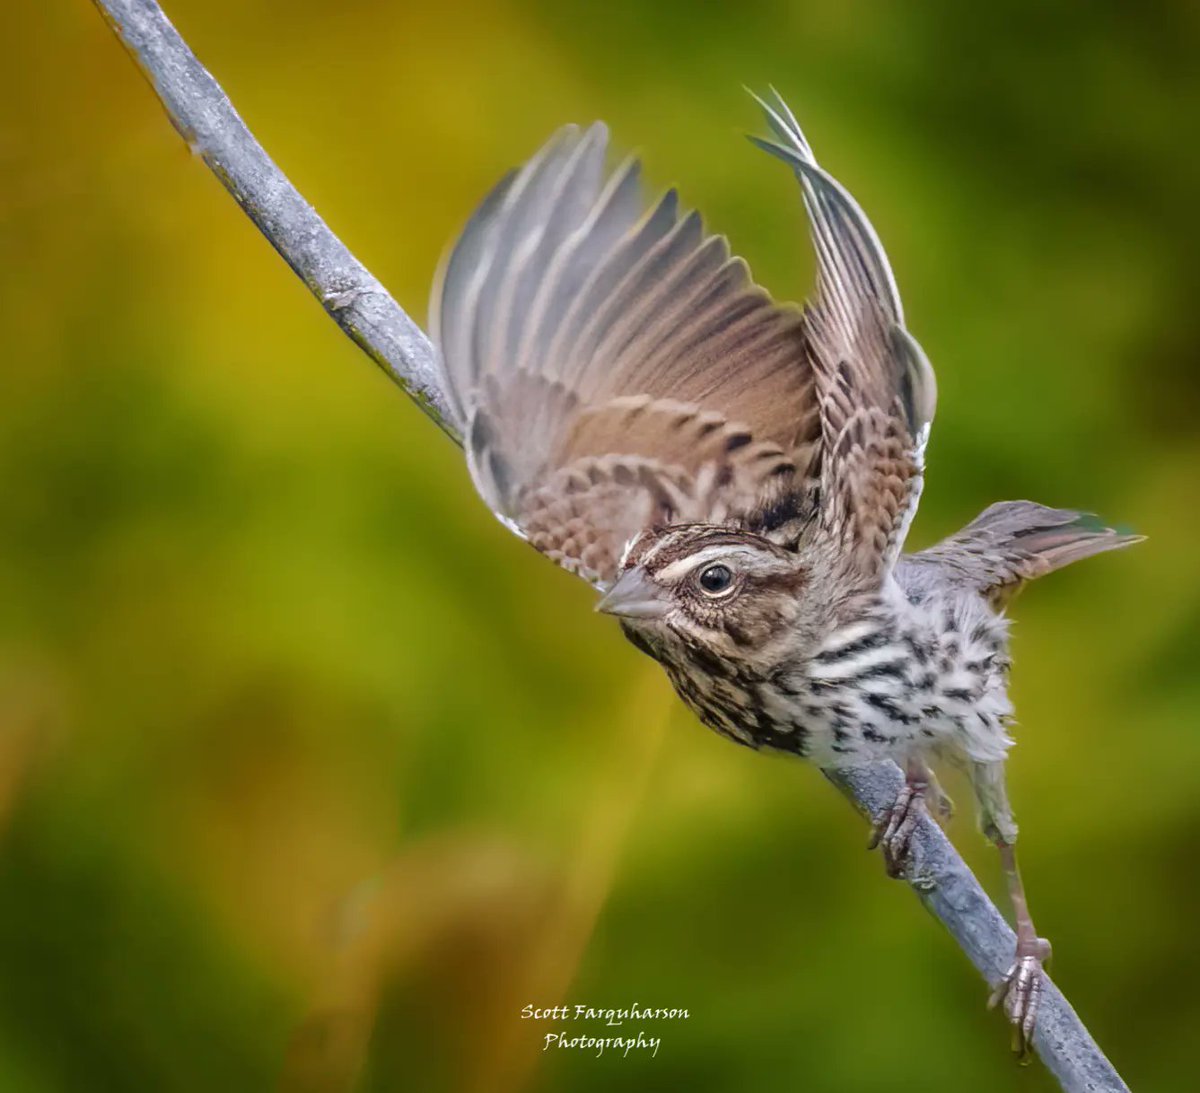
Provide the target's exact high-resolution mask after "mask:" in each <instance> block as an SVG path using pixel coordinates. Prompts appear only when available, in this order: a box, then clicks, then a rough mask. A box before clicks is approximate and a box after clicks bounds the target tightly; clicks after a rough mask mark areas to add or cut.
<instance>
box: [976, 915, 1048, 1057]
mask: <svg viewBox="0 0 1200 1093" xmlns="http://www.w3.org/2000/svg"><path fill="white" fill-rule="evenodd" d="M1049 960H1050V942H1049V941H1047V940H1046V939H1045V938H1044V937H1038V938H1034V939H1033V941H1032V942H1030V943H1029V944H1028V945H1023V944H1022V943H1021V942H1017V953H1016V956H1015V958H1014V959H1013V962H1012V964H1011V966H1010V967H1009V969H1008V971H1006V972H1005V973H1004V977H1003V978H1002V979H1001V980H1000V982H999V983H998V984H997V985H996V989H995V990H994V991H992V994H991V997H990V998H989V999H988V1009H992V1008H993V1007H994V1006H996V1005H998V1004H999V1003H1001V1002H1003V1003H1004V1012H1005V1013H1006V1014H1008V1019H1009V1021H1010V1022H1011V1024H1012V1027H1013V1033H1012V1046H1013V1053H1014V1054H1015V1055H1016V1056H1017V1058H1018V1059H1019V1060H1020V1061H1021V1062H1022V1063H1027V1062H1029V1059H1030V1047H1031V1045H1032V1043H1033V1030H1034V1026H1035V1025H1036V1024H1037V1013H1038V1005H1039V1003H1040V1002H1041V999H1042V985H1043V982H1044V980H1045V974H1044V967H1045V965H1046V963H1047V962H1048V961H1049Z"/></svg>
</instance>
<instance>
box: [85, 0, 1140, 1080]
mask: <svg viewBox="0 0 1200 1093" xmlns="http://www.w3.org/2000/svg"><path fill="white" fill-rule="evenodd" d="M94 2H95V4H96V5H97V7H99V8H100V10H101V11H102V12H103V13H104V15H105V18H106V19H107V20H108V22H109V24H110V26H111V27H112V28H113V30H114V31H115V32H116V34H117V35H118V37H119V38H120V39H121V41H122V42H123V43H124V44H125V46H126V48H127V49H128V50H129V52H130V53H131V54H132V56H133V57H134V59H135V60H136V61H137V62H138V64H139V66H140V67H141V69H142V71H143V72H144V73H145V75H146V76H147V78H148V79H149V80H150V82H151V84H152V85H153V87H154V89H155V91H156V92H157V93H158V97H159V98H160V99H161V100H162V103H163V106H164V107H165V108H166V111H167V116H168V117H169V118H170V119H171V122H172V123H173V124H174V126H175V128H176V129H178V130H179V132H180V133H181V134H182V135H183V137H184V139H185V140H186V141H187V142H188V144H189V145H191V147H192V149H193V150H194V151H195V152H196V153H197V154H198V155H200V157H201V158H202V159H203V160H204V162H205V163H207V164H208V166H209V167H210V168H211V169H212V171H213V173H214V174H215V175H216V176H217V177H218V178H219V179H220V180H221V183H222V184H223V185H224V186H225V188H226V189H227V190H228V191H229V192H230V193H231V194H232V195H233V196H234V198H235V199H236V201H237V203H238V204H239V205H241V207H242V209H243V210H244V211H245V213H246V214H247V215H248V216H249V217H250V219H251V220H253V221H254V223H255V224H257V225H258V228H259V230H260V231H261V232H262V233H263V235H265V236H266V237H267V239H268V241H269V242H270V243H271V245H272V246H273V247H275V249H276V250H277V251H279V253H280V254H281V255H282V256H283V257H284V259H285V260H286V261H287V263H288V265H290V266H291V267H292V269H293V270H295V271H296V273H297V274H298V275H299V276H300V278H301V280H303V281H304V283H305V284H306V285H307V286H308V287H309V290H310V291H311V292H312V293H313V295H314V296H316V297H317V299H318V300H320V301H321V304H322V306H324V308H325V310H326V311H327V312H328V313H329V315H330V316H331V317H332V318H333V320H334V321H335V322H336V323H337V324H338V325H339V326H340V327H341V328H342V329H343V330H344V331H345V332H346V333H347V334H348V335H349V336H350V337H351V338H353V339H354V341H355V342H356V343H357V344H358V345H359V346H360V347H361V348H362V349H363V350H364V351H365V352H366V353H367V355H368V356H370V357H371V359H372V360H374V361H375V362H376V363H377V364H379V365H380V367H382V368H383V369H384V371H386V372H387V373H388V375H389V376H391V378H392V379H393V380H394V381H395V382H396V383H397V384H399V386H400V387H401V388H402V389H403V390H404V391H405V392H406V393H407V394H408V395H410V396H411V397H412V398H414V399H415V400H416V401H417V403H418V404H419V405H420V406H421V408H422V409H423V410H424V411H425V412H426V413H427V414H428V415H429V416H430V417H431V418H432V419H433V420H434V421H435V422H436V423H437V424H438V425H439V426H441V428H442V429H443V430H445V431H446V432H447V433H448V434H449V435H451V436H452V437H454V439H455V440H459V438H458V437H457V436H455V434H454V430H453V427H452V426H451V425H450V424H449V423H450V421H451V417H450V414H449V412H448V410H447V406H446V402H445V398H444V396H443V394H442V392H441V389H440V386H439V383H438V374H437V369H436V366H435V358H434V351H433V347H432V346H431V345H430V343H429V339H428V338H426V336H425V335H424V333H423V332H422V331H421V329H420V328H419V327H418V326H417V325H416V324H415V323H414V322H413V321H412V320H411V319H410V318H409V317H408V316H407V315H406V314H405V313H404V312H403V311H402V310H401V309H400V307H399V306H398V305H397V304H396V302H395V301H394V300H393V299H392V298H391V296H389V295H388V293H387V291H386V290H385V289H384V288H383V286H382V285H381V284H380V283H379V282H378V281H377V280H376V279H375V278H374V277H373V276H372V275H371V274H370V273H369V272H368V271H367V270H366V268H365V267H364V266H363V265H362V263H360V262H359V261H358V259H356V258H355V257H354V255H352V254H351V253H350V251H349V250H347V248H346V247H345V245H344V244H343V243H342V242H341V241H340V240H339V239H338V238H337V237H336V236H335V235H334V234H333V232H331V231H330V230H329V228H328V227H327V226H326V225H325V223H324V222H323V221H322V220H321V218H320V217H319V216H318V215H317V214H316V212H315V211H314V210H313V209H312V207H311V206H310V205H309V204H308V203H307V202H306V201H305V200H304V198H302V197H301V196H300V194H299V192H298V191H297V190H296V188H295V187H294V186H293V185H292V184H291V183H290V182H289V181H288V180H287V178H285V177H284V175H283V173H282V172H281V171H280V170H279V168H278V167H276V166H275V164H274V163H273V162H272V161H271V158H270V157H269V156H268V155H267V153H266V152H265V151H264V150H263V149H262V147H261V146H260V145H259V144H258V142H257V141H256V140H255V139H254V137H253V136H252V135H251V133H250V131H249V130H248V129H247V128H246V126H245V124H244V123H243V122H242V119H241V118H240V117H239V116H238V114H237V111H235V110H234V108H233V106H232V104H231V103H230V102H229V99H228V98H226V96H225V94H224V92H223V91H222V90H221V88H220V87H219V86H218V85H217V83H216V81H215V80H213V78H212V76H210V75H209V74H208V72H207V71H206V70H205V69H204V67H203V66H202V65H201V64H200V62H199V61H198V60H196V58H195V56H194V55H193V54H192V52H191V50H189V49H188V47H187V44H186V43H185V42H184V41H183V39H182V38H180V36H179V34H178V33H177V32H176V30H175V28H174V27H173V26H172V25H171V23H170V22H169V21H168V20H167V17H166V16H165V15H164V14H163V12H162V9H161V8H160V7H159V6H158V4H157V3H154V2H153V0H94ZM825 774H826V777H828V778H829V780H830V781H831V782H833V784H834V785H835V786H837V787H838V789H839V790H841V792H842V793H843V794H845V796H846V797H847V798H849V799H850V801H851V802H852V803H853V804H854V805H855V807H856V808H857V809H858V810H859V812H861V813H862V814H864V815H865V816H867V817H870V818H875V817H878V816H880V815H882V814H883V813H884V812H885V811H886V810H887V809H889V808H890V807H891V804H892V802H893V801H894V800H895V799H896V793H897V792H898V790H899V788H900V786H901V784H902V782H903V777H902V775H901V773H900V770H899V768H898V767H896V765H895V764H893V763H874V764H870V765H868V766H861V767H856V768H852V769H848V770H839V771H834V770H829V771H826V772H825ZM912 847H913V869H912V877H911V880H910V882H909V883H910V885H911V887H912V888H913V890H914V891H915V892H916V893H917V896H918V897H919V898H920V900H921V902H922V903H923V904H924V905H925V906H926V907H927V908H928V909H929V911H931V912H932V913H933V915H934V916H935V917H936V918H937V919H938V920H939V921H940V922H941V923H942V924H943V925H944V926H945V927H946V929H947V930H949V931H950V934H951V936H952V937H953V938H954V940H955V941H957V942H958V944H959V946H960V948H961V949H962V950H963V952H964V953H966V955H967V957H968V958H969V959H970V961H971V963H972V964H974V965H975V967H976V968H977V969H978V970H979V971H980V972H981V973H982V974H983V977H984V978H985V979H986V980H987V982H988V984H989V985H993V986H994V985H995V984H996V983H997V982H998V981H999V979H1000V977H1001V975H1002V974H1003V973H1004V971H1005V969H1006V968H1007V967H1008V965H1009V963H1010V962H1011V960H1012V955H1013V952H1014V949H1015V944H1016V942H1015V938H1014V935H1013V932H1012V930H1011V929H1009V927H1008V925H1007V923H1006V922H1005V921H1004V918H1003V916H1002V915H1001V914H1000V912H999V911H998V910H997V909H996V907H995V905H994V904H993V903H992V901H991V900H990V899H989V898H988V897H987V894H986V893H985V892H984V891H983V889H982V888H981V887H980V885H979V882H978V881H977V880H976V879H975V877H974V875H973V874H972V873H971V871H970V870H969V869H968V868H967V866H966V865H965V864H964V862H963V860H962V858H960V857H959V855H958V853H957V851H955V849H954V847H953V846H952V845H951V844H950V841H949V840H948V839H947V838H946V836H945V835H944V834H943V833H942V831H941V829H940V828H939V827H938V826H937V824H936V823H934V822H933V821H932V820H930V819H929V818H928V817H925V818H923V819H922V821H921V823H920V826H919V828H918V830H917V831H916V832H915V834H914V836H913V840H912ZM981 998H982V995H981ZM1034 1046H1035V1048H1036V1049H1037V1052H1038V1054H1039V1055H1040V1056H1041V1058H1042V1060H1043V1061H1044V1062H1045V1064H1046V1066H1047V1067H1049V1069H1050V1070H1051V1072H1052V1073H1053V1074H1054V1076H1055V1077H1056V1078H1057V1079H1058V1081H1059V1083H1060V1084H1061V1085H1062V1087H1063V1089H1064V1090H1066V1091H1067V1093H1119V1091H1122V1090H1126V1093H1127V1088H1126V1086H1125V1083H1124V1082H1122V1080H1121V1078H1120V1077H1119V1076H1118V1074H1117V1073H1116V1071H1115V1070H1114V1069H1113V1067H1112V1064H1110V1063H1109V1061H1108V1060H1107V1059H1106V1058H1105V1057H1104V1054H1103V1053H1102V1052H1101V1051H1100V1049H1099V1048H1098V1047H1097V1046H1096V1043H1095V1041H1094V1040H1093V1039H1092V1037H1091V1035H1090V1034H1089V1033H1088V1031H1087V1029H1086V1028H1085V1027H1084V1025H1083V1023H1082V1022H1081V1021H1080V1020H1079V1018H1078V1016H1077V1015H1076V1013H1075V1011H1074V1010H1073V1009H1072V1008H1071V1006H1070V1004H1069V1003H1068V1002H1067V1000H1066V999H1065V998H1064V997H1063V995H1062V993H1061V992H1060V991H1059V990H1058V988H1057V987H1055V986H1054V984H1053V983H1051V982H1049V981H1047V983H1046V989H1045V993H1044V995H1043V998H1042V1003H1041V1008H1040V1010H1039V1013H1038V1024H1037V1030H1036V1032H1035V1035H1034Z"/></svg>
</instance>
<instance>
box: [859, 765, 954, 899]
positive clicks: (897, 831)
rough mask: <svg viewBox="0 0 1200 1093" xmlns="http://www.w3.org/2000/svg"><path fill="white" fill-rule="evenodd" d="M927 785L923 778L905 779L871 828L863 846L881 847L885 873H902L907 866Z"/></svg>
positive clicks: (943, 795) (889, 874) (891, 874)
mask: <svg viewBox="0 0 1200 1093" xmlns="http://www.w3.org/2000/svg"><path fill="white" fill-rule="evenodd" d="M927 788H928V787H927V786H926V785H925V783H923V782H905V783H904V786H903V788H902V789H901V790H900V792H899V794H898V795H897V796H896V803H895V804H894V805H892V807H891V808H890V809H889V810H888V811H887V812H885V813H884V814H883V815H882V816H880V818H879V819H878V820H877V821H876V823H875V827H874V828H873V829H872V831H871V840H870V842H868V843H867V849H868V850H874V849H875V847H877V846H878V847H882V849H883V864H884V866H885V867H886V868H887V873H888V876H889V877H892V878H898V877H902V876H903V875H904V871H905V869H906V868H907V866H908V860H909V850H910V845H909V844H910V842H911V840H912V834H913V832H914V831H915V830H916V828H917V822H918V820H919V819H920V818H921V813H922V812H924V811H925V793H926V790H927ZM939 794H940V791H939ZM940 798H945V794H940ZM946 799H947V800H948V798H946ZM939 803H940V799H939Z"/></svg>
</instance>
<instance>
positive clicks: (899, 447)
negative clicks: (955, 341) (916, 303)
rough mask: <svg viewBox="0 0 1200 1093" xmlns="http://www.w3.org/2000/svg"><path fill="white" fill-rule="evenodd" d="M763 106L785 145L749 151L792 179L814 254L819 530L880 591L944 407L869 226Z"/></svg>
mask: <svg viewBox="0 0 1200 1093" xmlns="http://www.w3.org/2000/svg"><path fill="white" fill-rule="evenodd" d="M756 97H757V96H756ZM758 101H759V105H760V106H762V108H763V112H764V113H765V115H766V118H767V122H768V124H769V125H770V127H771V129H772V131H773V132H774V133H775V135H776V136H777V137H778V138H779V143H775V142H772V141H765V140H759V139H757V138H751V139H752V140H753V141H754V143H755V144H757V145H758V146H759V147H761V148H763V149H764V150H766V151H767V152H770V153H771V154H772V155H774V156H777V157H778V158H779V159H782V160H783V161H784V162H785V163H787V164H788V165H789V166H790V167H791V168H792V169H793V170H794V171H795V173H796V177H797V178H798V180H799V181H800V185H801V187H802V189H803V193H804V204H805V207H806V209H807V210H808V215H809V218H810V220H811V223H812V237H813V243H814V246H815V248H816V252H817V265H818V277H817V290H816V294H815V296H814V298H813V300H812V302H811V303H810V305H809V307H808V308H807V310H806V312H805V320H806V331H807V336H808V339H809V342H810V344H811V347H812V354H813V371H814V375H815V378H816V383H817V386H818V394H819V400H820V405H821V422H822V446H823V448H824V452H825V458H824V461H823V473H822V479H821V497H822V500H821V512H820V525H819V526H820V530H821V533H822V534H823V535H824V536H825V537H826V540H827V543H828V547H829V549H830V550H831V551H832V552H834V553H835V554H836V555H837V556H838V557H840V558H841V559H842V560H843V561H844V563H845V564H846V566H847V567H848V569H849V571H850V572H851V573H852V574H854V575H855V576H859V577H864V578H867V579H872V578H876V577H879V576H880V575H881V574H883V573H885V572H887V571H889V570H890V569H891V568H892V566H893V565H894V563H895V561H896V558H897V557H898V555H899V553H900V549H901V546H902V545H903V542H904V537H905V535H906V534H907V531H908V526H909V524H910V523H911V521H912V517H913V515H914V514H915V513H916V508H917V502H918V500H919V498H920V494H921V486H922V482H923V475H924V450H925V443H926V441H927V439H928V437H929V428H930V425H931V423H932V421H933V413H934V406H935V403H936V401H937V388H936V384H935V381H934V375H933V369H932V368H931V367H930V365H929V362H928V360H927V359H926V357H925V354H924V353H923V352H922V351H921V347H920V346H919V345H918V344H917V343H916V341H914V340H913V338H912V336H911V335H909V333H908V332H907V331H906V330H905V328H904V310H903V308H902V306H901V303H900V294H899V292H898V291H897V289H896V281H895V278H894V277H893V276H892V271H891V267H890V266H889V264H888V260H887V255H886V254H885V253H884V250H883V246H882V244H881V243H880V242H879V237H878V236H877V235H876V234H875V231H874V229H873V228H872V227H871V224H870V222H869V221H868V220H867V217H866V214H865V213H864V212H863V211H862V209H861V208H859V206H858V204H857V203H856V202H855V200H854V199H853V198H852V197H851V196H850V195H849V194H848V193H847V192H846V190H845V189H844V188H843V187H842V186H841V185H840V184H839V183H838V182H837V181H836V180H834V179H833V178H832V177H831V176H830V175H829V174H827V173H826V172H825V171H824V170H822V169H821V167H820V166H818V164H817V161H816V158H815V157H814V156H813V153H812V149H811V148H810V147H809V145H808V142H807V141H806V140H805V138H804V134H803V133H802V132H801V131H800V127H799V125H797V124H796V119H795V117H793V115H792V113H791V111H790V110H789V109H788V107H787V105H786V104H785V103H784V101H783V100H782V99H781V98H780V97H779V95H778V94H776V93H772V99H771V101H770V102H765V101H763V100H762V99H759V100H758Z"/></svg>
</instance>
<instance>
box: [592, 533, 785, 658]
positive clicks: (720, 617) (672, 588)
mask: <svg viewBox="0 0 1200 1093" xmlns="http://www.w3.org/2000/svg"><path fill="white" fill-rule="evenodd" d="M807 584H808V568H807V566H805V565H804V564H803V562H802V560H801V559H800V557H799V556H798V555H797V554H796V553H794V552H792V551H790V550H786V549H784V548H783V547H780V546H777V545H776V544H775V543H772V542H771V541H770V540H769V539H764V538H762V537H761V536H758V535H754V534H752V533H750V532H746V531H740V530H737V529H734V528H729V527H723V526H720V525H711V524H683V525H675V526H672V527H667V528H652V529H649V530H647V531H644V532H642V533H641V534H640V535H639V536H638V537H637V538H636V539H635V540H634V541H633V542H632V543H631V544H630V546H629V548H628V550H627V551H626V552H625V557H624V558H623V559H622V563H621V568H620V571H619V573H618V575H617V579H616V581H614V582H613V584H612V586H611V587H610V588H609V590H608V592H607V594H606V595H605V596H604V597H603V598H602V599H601V600H600V602H599V603H598V604H597V605H596V610H597V611H603V612H606V613H608V614H610V615H615V616H617V617H618V618H619V619H620V620H621V622H622V624H623V625H624V627H625V630H626V632H627V633H629V635H630V637H631V638H633V639H634V642H635V644H638V645H639V646H641V647H643V648H646V651H647V652H650V653H651V655H654V656H658V655H659V654H660V653H661V652H663V651H664V648H663V647H664V646H665V647H667V649H670V647H672V646H678V645H680V644H682V645H684V646H687V647H688V648H691V649H697V648H700V649H703V650H705V651H707V652H709V653H715V654H717V655H719V656H723V657H727V658H730V659H734V660H738V659H746V658H750V657H753V656H754V654H755V653H756V652H758V651H761V650H763V649H764V648H765V646H766V645H767V644H768V643H770V642H773V641H775V640H778V639H779V638H780V636H781V635H783V634H786V633H787V632H789V631H791V630H792V629H793V627H794V624H795V622H796V621H797V618H798V617H799V614H800V612H801V610H802V607H803V598H804V591H805V587H806V586H807ZM647 647H648V648H647Z"/></svg>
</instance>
